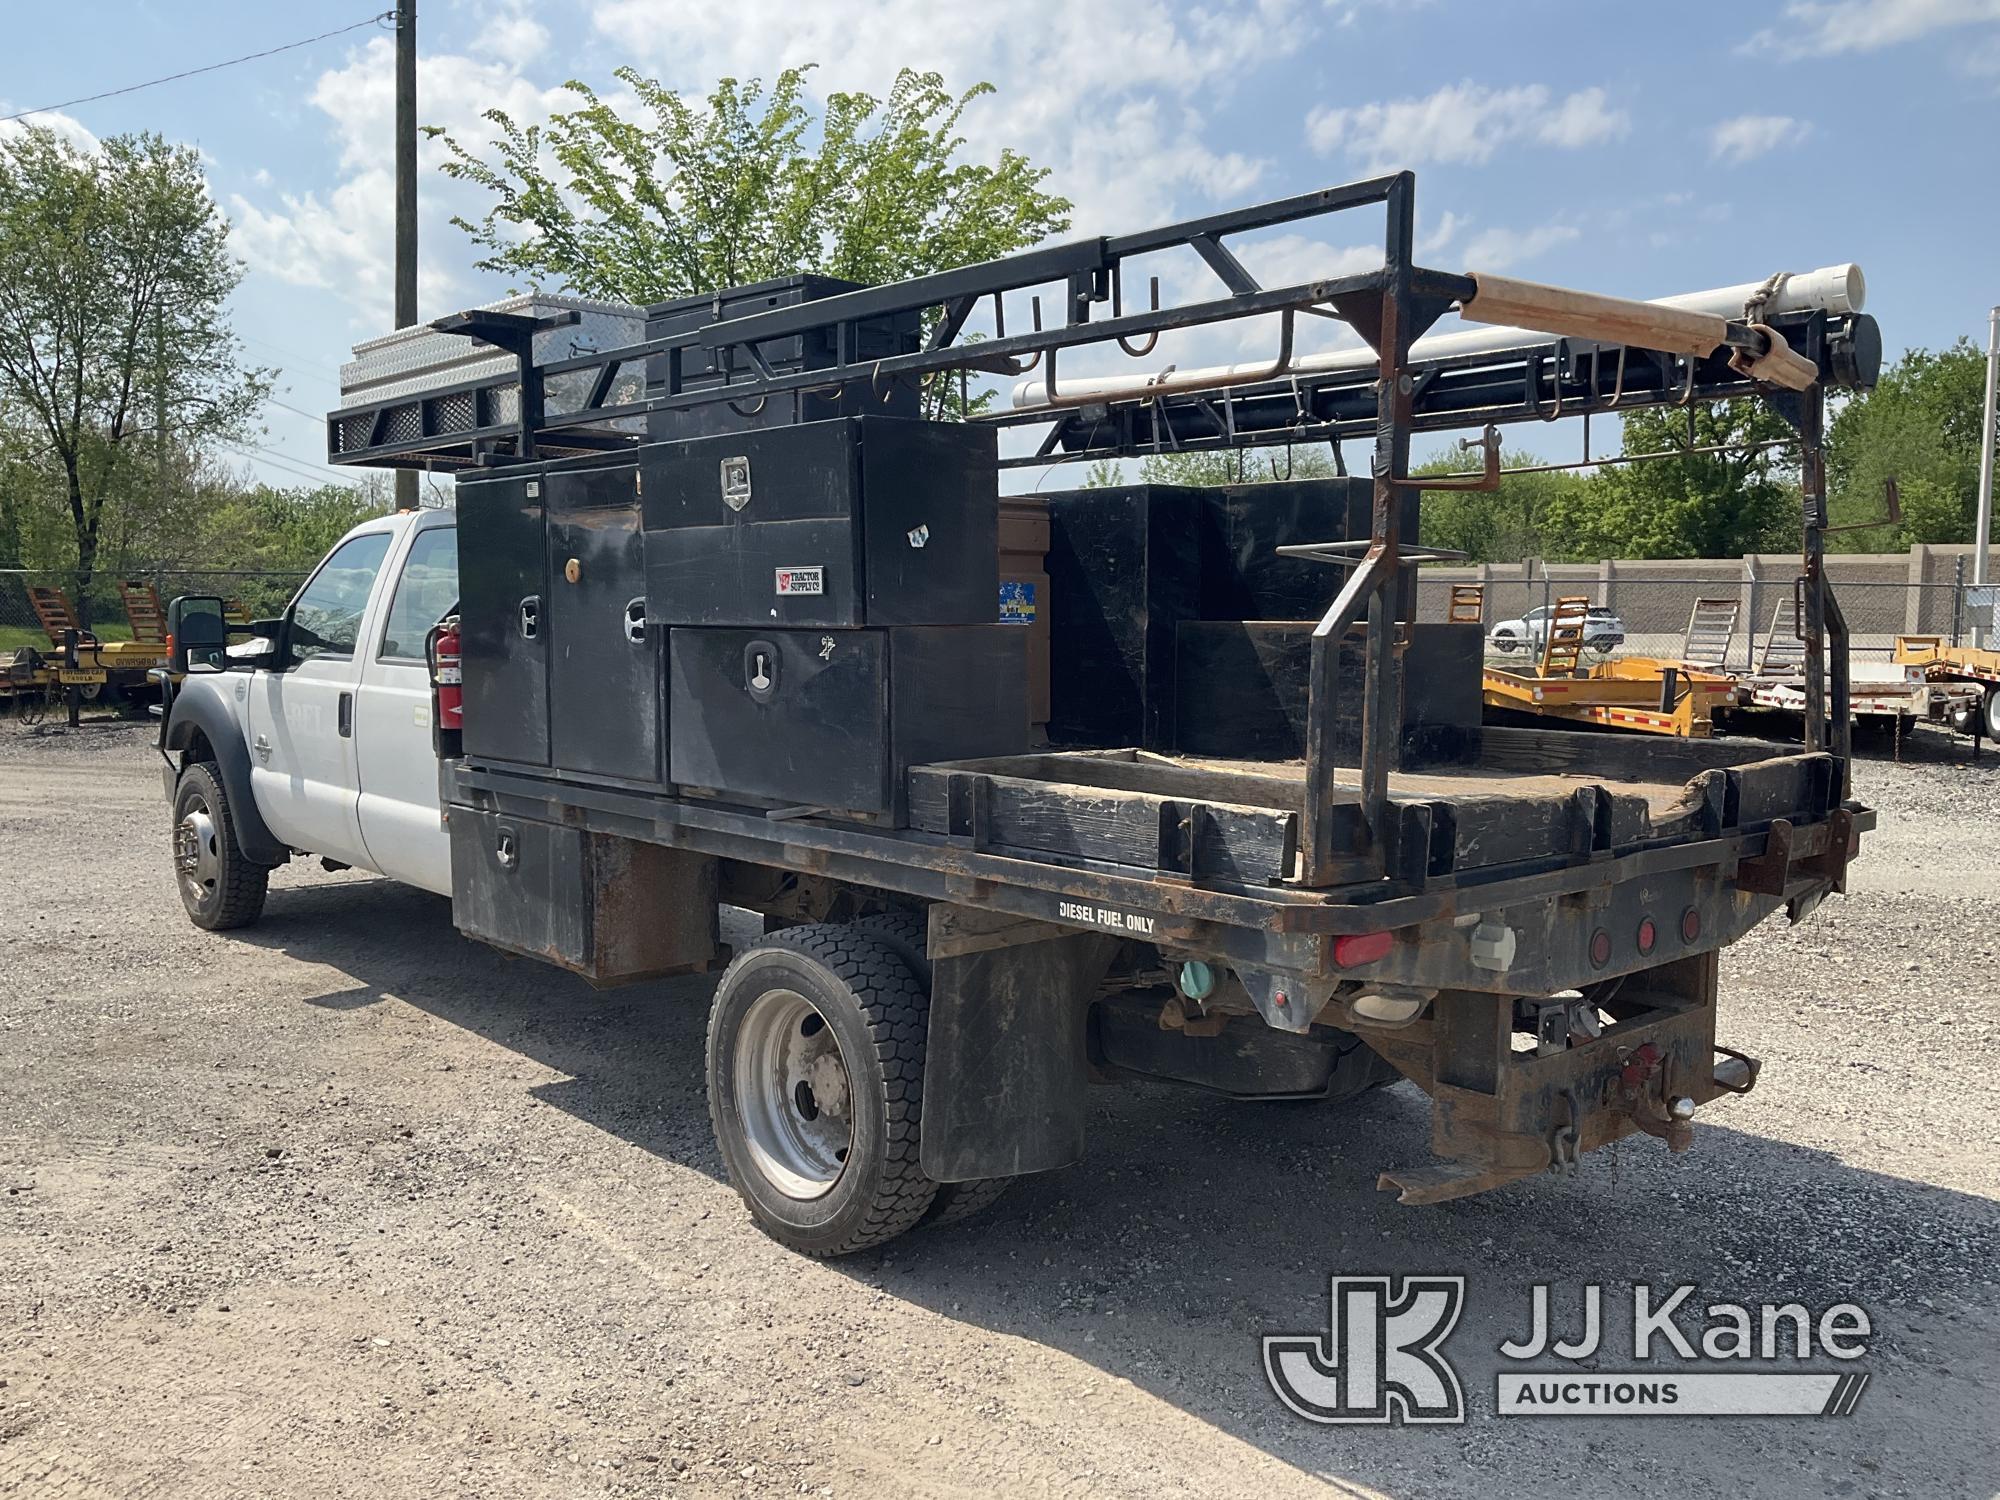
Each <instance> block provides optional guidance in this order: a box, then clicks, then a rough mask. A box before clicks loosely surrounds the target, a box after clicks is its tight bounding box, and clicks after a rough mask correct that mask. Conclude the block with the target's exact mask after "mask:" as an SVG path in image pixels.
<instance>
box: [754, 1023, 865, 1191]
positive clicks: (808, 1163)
mask: <svg viewBox="0 0 2000 1500" xmlns="http://www.w3.org/2000/svg"><path fill="white" fill-rule="evenodd" d="M736 1099H737V1105H738V1107H739V1108H740V1109H741V1111H742V1120H743V1137H744V1141H745V1143H746V1144H747V1145H748V1146H749V1148H750V1155H751V1158H752V1160H753V1161H754V1163H755V1164H756V1167H757V1170H758V1171H759V1172H761V1173H762V1174H763V1175H764V1177H765V1179H766V1180H767V1181H768V1182H770V1184H771V1185H772V1186H773V1187H775V1188H776V1189H777V1190H778V1191H779V1192H781V1193H783V1194H784V1195H785V1196H786V1197H787V1198H798V1199H812V1198H818V1197H822V1196H824V1195H825V1193H826V1192H827V1191H828V1189H830V1188H831V1187H832V1186H833V1185H834V1183H835V1182H837V1181H839V1180H840V1174H841V1171H842V1170H843V1169H844V1168H845V1166H846V1163H847V1154H848V1152H849V1151H850V1150H851V1149H852V1147H853V1144H854V1119H853V1116H854V1095H853V1089H852V1086H851V1085H850V1083H849V1081H848V1076H847V1062H846V1059H844V1058H843V1057H842V1056H841V1055H840V1043H839V1042H838V1041H837V1040H836V1039H835V1038H834V1034H833V1028H832V1027H831V1026H829V1025H827V1023H826V1017H824V1016H822V1015H821V1014H820V1013H819V1010H818V1008H817V1007H815V1006H814V1005H813V1003H812V1002H811V1001H810V1000H808V999H806V997H805V996H804V995H801V994H800V993H799V992H798V991H796V990H787V989H774V990H766V991H765V992H764V993H763V994H761V995H759V996H758V997H757V998H756V999H755V1000H753V1001H751V1003H750V1007H749V1009H748V1010H747V1011H745V1012H744V1016H743V1022H742V1027H741V1030H740V1031H739V1033H738V1037H737V1044H736Z"/></svg>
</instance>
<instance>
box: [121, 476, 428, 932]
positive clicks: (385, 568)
mask: <svg viewBox="0 0 2000 1500" xmlns="http://www.w3.org/2000/svg"><path fill="white" fill-rule="evenodd" d="M456 521H457V517H456V514H455V513H454V512H453V511H451V510H443V509H423V510H414V511H399V512H397V513H395V514H393V515H387V516H382V517H379V518H377V519H374V520H370V521H365V522H363V523H362V524H361V525H359V526H357V527H355V528H354V529H353V530H352V531H350V532H348V533H347V535H346V536H344V537H342V538H341V540H340V541H339V543H338V544H336V545H335V547H334V548H333V550H332V551H330V552H329V553H328V554H327V555H326V557H325V558H324V559H323V560H322V561H321V562H320V564H319V566H318V567H317V568H316V569H314V570H313V573H312V576H311V577H309V578H308V579H307V580H306V582H305V584H304V586H303V587H302V588H300V590H299V591H298V593H297V594H296V595H295V596H294V597H293V599H292V601H291V603H290V604H289V605H288V606H287V608H286V610H285V612H284V613H283V614H282V615H281V616H279V617H278V618H277V619H276V620H267V621H260V622H258V624H257V626H256V627H254V639H253V640H251V641H250V642H248V643H247V644H244V645H238V646H233V647H230V648H229V649H228V650H227V651H225V652H217V653H215V654H214V655H212V656H211V657H210V658H209V667H208V669H207V670H202V669H200V668H196V669H194V670H191V671H189V673H188V674H187V676H186V677H185V678H184V679H183V680H182V682H181V685H180V688H179V691H178V692H176V693H175V694H174V695H173V698H172V701H171V702H170V703H169V704H168V705H167V706H166V708H165V709H164V710H163V723H162V729H161V741H160V744H161V750H162V752H163V754H164V755H165V756H166V760H167V765H166V769H165V779H166V782H167V791H168V796H169V797H170V798H171V799H172V800H173V803H174V821H175V858H176V864H177V868H178V870H179V874H180V885H181V896H182V900H183V901H184V902H185V903H186V904H187V907H188V912H189V915H190V916H191V917H193V918H194V919H195V921H196V922H197V923H199V924H201V925H203V926H218V927H219V926H238V925H241V924H242V923H244V922H247V921H250V920H254V918H255V916H256V915H257V911H258V910H259V909H261V907H262V904H263V897H262V893H263V885H264V880H265V878H266V877H267V876H268V872H269V869H270V868H272V867H274V866H275V865H277V864H280V863H282V862H283V861H284V860H285V859H287V858H289V857H290V856H292V855H295V854H298V855H317V856H319V857H320V858H321V859H324V860H328V861H331V862H333V863H335V864H339V865H349V866H353V867H355V868H357V869H364V870H372V871H375V872H376V873H378V874H382V875H386V876H388V877H390V878H391V879H394V880H399V881H402V882H404V883H405V884H408V885H414V886H418V887H420V888H422V889H424V890H427V891H434V892H436V893H437V894H439V895H446V896H448V895H450V894H451V844H450V839H449V837H448V836H447V834H446V832H445V829H444V826H443V822H442V819H441V817H440V813H439V806H438V774H437V757H436V753H435V751H434V749H433V741H432V733H431V714H432V709H431V679H430V671H429V668H428V666H427V664H426V661H425V641H426V638H427V637H428V635H429V633H430V630H431V627H432V626H434V625H435V624H436V623H437V622H438V621H439V619H441V618H442V617H443V616H444V615H446V614H448V613H450V612H451V611H452V609H453V608H454V607H455V605H456V603H457V599H458V532H457V526H456ZM183 608H185V601H183ZM219 616H220V611H219V610H218V611H217V612H216V617H218V618H219ZM232 839H233V840H234V844H235V847H234V849H231V848H229V847H227V841H228V840H232ZM238 854H240V855H242V856H247V858H244V859H235V858H234V856H236V855H238ZM235 864H240V865H242V866H245V867H246V868H247V869H248V870H250V871H252V872H254V873H248V874H246V873H244V872H243V871H242V870H239V869H236V868H233V867H232V865H235Z"/></svg>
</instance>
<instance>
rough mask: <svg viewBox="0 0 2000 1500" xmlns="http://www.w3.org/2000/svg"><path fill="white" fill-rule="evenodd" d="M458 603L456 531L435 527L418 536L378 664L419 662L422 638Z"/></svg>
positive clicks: (391, 609) (393, 605)
mask: <svg viewBox="0 0 2000 1500" xmlns="http://www.w3.org/2000/svg"><path fill="white" fill-rule="evenodd" d="M456 603H458V529H457V528H456V527H453V526H436V527H432V528H431V529H430V530H429V531H420V532H418V533H417V539H416V540H415V541H413V542H411V543H410V555H409V556H408V557H407V558H405V559H404V560H403V574H402V576H401V577H400V578H398V579H397V580H396V593H395V597H394V598H393V599H391V600H390V602H389V619H388V623H387V624H385V625H384V626H383V627H382V647H381V650H380V651H378V652H377V653H376V655H377V657H378V658H379V659H381V660H385V661H386V660H391V659H394V660H399V661H422V660H423V659H424V637H425V636H427V635H429V634H430V632H431V627H432V626H433V625H435V624H437V622H438V621H439V620H442V619H443V618H444V617H445V616H446V615H447V614H449V613H450V612H451V608H452V606H453V605H455V604H456Z"/></svg>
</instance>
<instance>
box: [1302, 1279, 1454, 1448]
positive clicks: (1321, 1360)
mask: <svg viewBox="0 0 2000 1500" xmlns="http://www.w3.org/2000/svg"><path fill="white" fill-rule="evenodd" d="M1401 1280H1402V1287H1401V1290H1400V1291H1397V1290H1395V1288H1394V1287H1393V1285H1392V1283H1391V1280H1390V1278H1389V1277H1387V1276H1336V1277H1334V1278H1333V1312H1332V1318H1331V1321H1330V1323H1329V1325H1328V1330H1327V1332H1326V1333H1324V1334H1318V1335H1306V1336H1299V1335H1288V1334H1268V1335H1266V1336H1265V1339H1264V1376H1265V1378H1266V1379H1267V1380H1269V1381H1270V1382H1271V1389H1272V1390H1274V1391H1276V1392H1277V1394H1278V1399H1279V1400H1280V1401H1282V1402H1284V1403H1285V1405H1287V1406H1289V1407H1290V1408H1291V1409H1292V1410H1293V1411H1295V1412H1297V1413H1298V1414H1299V1415H1300V1416H1302V1417H1304V1418H1305V1419H1306V1420H1307V1421H1308V1422H1384V1423H1386V1422H1463V1421H1464V1420H1465V1395H1464V1392H1462V1391H1461V1390H1460V1389H1459V1385H1458V1373H1457V1371H1455V1370H1453V1369H1452V1367H1451V1366H1450V1365H1449V1364H1448V1363H1447V1362H1446V1361H1445V1358H1444V1356H1443V1355H1442V1354H1440V1353H1439V1352H1438V1350H1439V1346H1440V1345H1442V1344H1443V1343H1444V1341H1445V1340H1446V1339H1447V1338H1449V1337H1450V1336H1451V1331H1452V1329H1453V1328H1455V1327H1456V1326H1457V1325H1458V1315H1459V1313H1460V1312H1461V1311H1462V1310H1463V1308H1464V1306H1465V1278H1464V1277H1463V1276H1405V1277H1403V1278H1402V1279H1401Z"/></svg>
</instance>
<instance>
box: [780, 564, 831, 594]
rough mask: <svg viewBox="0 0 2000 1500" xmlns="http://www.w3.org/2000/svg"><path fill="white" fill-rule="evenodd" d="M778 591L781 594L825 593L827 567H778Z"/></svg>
mask: <svg viewBox="0 0 2000 1500" xmlns="http://www.w3.org/2000/svg"><path fill="white" fill-rule="evenodd" d="M778 592H779V593H781V594H824V593H825V592H826V569H825V568H824V567H817V568H780V569H778Z"/></svg>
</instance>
